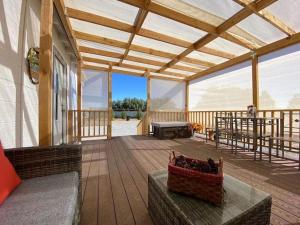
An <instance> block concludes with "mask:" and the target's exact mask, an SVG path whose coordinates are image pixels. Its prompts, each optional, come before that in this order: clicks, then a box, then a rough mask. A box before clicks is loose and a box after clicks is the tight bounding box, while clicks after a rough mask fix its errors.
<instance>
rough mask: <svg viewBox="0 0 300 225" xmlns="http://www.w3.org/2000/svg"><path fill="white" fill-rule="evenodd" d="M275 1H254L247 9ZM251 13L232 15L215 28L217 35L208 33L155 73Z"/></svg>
mask: <svg viewBox="0 0 300 225" xmlns="http://www.w3.org/2000/svg"><path fill="white" fill-rule="evenodd" d="M275 1H277V0H260V1H258V0H256V1H254V2H252V3H250V4H249V7H251V8H255V9H256V10H258V11H259V10H262V9H264V8H265V7H267V6H269V5H270V4H272V3H274V2H275ZM252 13H253V11H252V10H251V9H250V8H248V7H247V8H243V9H242V10H240V11H239V12H237V13H236V14H234V15H233V16H232V17H230V18H229V19H227V20H226V21H225V22H223V23H222V24H220V25H219V26H218V27H217V28H216V31H217V34H218V35H214V34H212V33H209V34H207V35H205V36H204V37H202V38H200V39H199V40H198V41H196V42H195V43H194V44H193V45H191V46H190V47H189V48H188V49H187V50H185V51H184V52H182V53H181V54H179V55H177V56H176V57H175V58H174V59H173V60H172V61H171V62H169V63H167V64H166V65H164V66H163V67H162V68H161V69H159V70H158V71H157V72H159V73H161V72H162V71H164V70H166V69H167V68H169V67H170V66H172V65H174V64H175V63H177V62H178V61H179V60H181V59H182V58H184V57H186V56H187V55H188V54H189V53H191V52H192V51H193V50H194V49H199V48H201V47H203V46H205V45H207V44H208V43H209V42H211V41H213V40H215V39H216V38H217V37H218V36H220V35H221V34H222V33H224V32H226V31H227V30H228V29H230V28H231V27H233V26H234V25H236V24H237V23H239V22H240V21H242V20H244V19H245V18H247V17H248V16H250V15H251V14H252Z"/></svg>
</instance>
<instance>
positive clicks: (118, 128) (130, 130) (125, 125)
mask: <svg viewBox="0 0 300 225" xmlns="http://www.w3.org/2000/svg"><path fill="white" fill-rule="evenodd" d="M139 122H140V120H135V119H131V120H129V121H126V120H113V121H112V136H113V137H116V136H127V135H137V128H136V127H137V125H138V123H139Z"/></svg>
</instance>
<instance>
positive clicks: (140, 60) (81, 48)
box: [79, 46, 202, 73]
mask: <svg viewBox="0 0 300 225" xmlns="http://www.w3.org/2000/svg"><path fill="white" fill-rule="evenodd" d="M79 51H80V52H83V53H89V54H95V55H100V56H107V57H112V58H117V59H121V58H122V56H123V54H121V53H116V52H110V51H105V50H100V49H95V48H89V47H85V46H79ZM126 60H129V61H133V62H138V63H143V64H149V65H153V66H163V65H164V63H163V62H159V61H155V60H151V59H145V58H139V57H136V56H131V55H127V57H126ZM172 68H173V69H178V70H182V71H188V72H193V73H198V72H200V71H202V70H201V69H196V68H193V67H188V66H180V65H174V66H173V67H172Z"/></svg>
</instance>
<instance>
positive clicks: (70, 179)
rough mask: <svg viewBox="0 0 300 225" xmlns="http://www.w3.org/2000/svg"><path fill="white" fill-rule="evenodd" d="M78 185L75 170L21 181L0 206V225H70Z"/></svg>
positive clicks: (74, 209)
mask: <svg viewBox="0 0 300 225" xmlns="http://www.w3.org/2000/svg"><path fill="white" fill-rule="evenodd" d="M78 187H79V178H78V173H77V172H70V173H64V174H57V175H51V176H45V177H38V178H32V179H27V180H24V181H23V182H22V184H21V185H19V186H18V187H17V189H16V190H15V191H14V192H13V193H12V195H10V196H9V197H8V198H7V200H6V201H5V202H4V204H3V205H2V206H0V218H1V224H2V223H3V224H5V225H72V222H73V218H74V215H75V211H76V206H77V197H78Z"/></svg>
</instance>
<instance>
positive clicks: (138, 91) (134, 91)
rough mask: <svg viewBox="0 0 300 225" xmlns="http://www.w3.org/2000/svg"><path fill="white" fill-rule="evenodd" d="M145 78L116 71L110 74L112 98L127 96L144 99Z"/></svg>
mask: <svg viewBox="0 0 300 225" xmlns="http://www.w3.org/2000/svg"><path fill="white" fill-rule="evenodd" d="M146 95H147V79H145V78H144V77H135V76H127V75H122V74H118V73H113V75H112V99H113V100H122V99H124V98H126V97H128V98H134V97H136V98H141V99H146V98H147V97H146Z"/></svg>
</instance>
